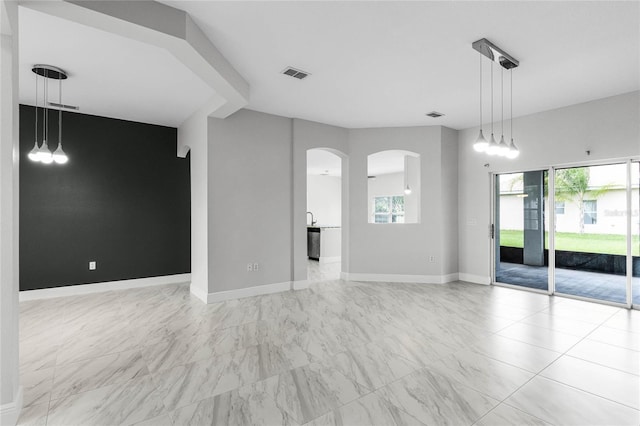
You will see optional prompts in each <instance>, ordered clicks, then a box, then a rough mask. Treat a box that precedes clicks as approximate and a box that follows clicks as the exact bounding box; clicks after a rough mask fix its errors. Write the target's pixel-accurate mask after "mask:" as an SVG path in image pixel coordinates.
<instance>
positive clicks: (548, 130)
mask: <svg viewBox="0 0 640 426" xmlns="http://www.w3.org/2000/svg"><path fill="white" fill-rule="evenodd" d="M639 105H640V92H637V91H636V92H632V93H627V94H623V95H619V96H613V97H609V98H605V99H599V100H596V101H592V102H587V103H583V104H578V105H572V106H569V107H565V108H560V109H556V110H552V111H544V112H541V113H537V114H533V115H528V116H524V117H519V118H516V119H515V120H514V123H513V127H514V139H515V142H516V145H518V147H519V148H520V156H519V157H518V158H517V159H515V160H508V159H502V158H496V157H488V156H487V155H486V154H479V153H476V152H474V150H473V147H472V145H473V142H474V140H475V138H476V136H477V133H478V128H477V127H476V128H472V129H465V130H461V131H460V132H459V138H458V141H459V142H458V145H459V153H458V160H459V161H458V167H459V175H458V179H459V182H458V193H459V195H458V202H459V216H458V226H459V228H458V229H459V239H458V244H459V270H460V273H461V278H464V279H468V280H472V281H478V282H481V281H482V282H486V283H488V282H489V277H490V265H489V262H490V247H491V245H490V240H489V237H488V226H489V224H490V222H491V220H490V207H491V206H490V194H491V193H490V181H489V173H490V172H497V173H499V172H511V171H523V170H533V169H542V168H548V167H549V166H553V165H571V164H585V163H588V162H596V161H603V160H613V159H627V158H630V157H632V156H635V157H637V156H640V124H639V123H640V120H639V117H640V115H639V114H640V108H639ZM515 106H516V107H517V104H516V105H515ZM487 126H488V125H485V129H486V128H487ZM587 150H590V151H591V155H587V154H586V152H585V151H587ZM486 163H488V164H489V166H488V167H484V164H486Z"/></svg>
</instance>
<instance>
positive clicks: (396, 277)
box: [340, 272, 458, 284]
mask: <svg viewBox="0 0 640 426" xmlns="http://www.w3.org/2000/svg"><path fill="white" fill-rule="evenodd" d="M340 278H341V279H343V280H345V281H370V282H390V283H419V284H445V283H448V282H451V281H457V280H458V274H448V275H402V274H362V273H357V272H356V273H353V272H341V273H340Z"/></svg>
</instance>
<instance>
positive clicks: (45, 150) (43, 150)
mask: <svg viewBox="0 0 640 426" xmlns="http://www.w3.org/2000/svg"><path fill="white" fill-rule="evenodd" d="M38 160H39V161H40V162H42V163H44V164H51V163H52V162H53V156H52V155H51V151H49V146H48V145H47V141H46V140H45V141H42V146H41V147H40V149H39V150H38Z"/></svg>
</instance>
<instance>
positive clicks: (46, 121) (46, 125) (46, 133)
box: [42, 70, 49, 143]
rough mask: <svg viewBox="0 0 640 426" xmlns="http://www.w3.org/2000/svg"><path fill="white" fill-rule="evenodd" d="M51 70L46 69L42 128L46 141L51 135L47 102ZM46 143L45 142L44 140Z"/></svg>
mask: <svg viewBox="0 0 640 426" xmlns="http://www.w3.org/2000/svg"><path fill="white" fill-rule="evenodd" d="M48 94H49V72H48V71H47V70H45V71H44V119H43V121H44V128H43V129H42V135H43V138H44V141H47V139H48V136H49V114H48V111H47V102H48V100H49V96H48ZM43 143H44V142H43Z"/></svg>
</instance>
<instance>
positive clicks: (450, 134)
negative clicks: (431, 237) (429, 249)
mask: <svg viewBox="0 0 640 426" xmlns="http://www.w3.org/2000/svg"><path fill="white" fill-rule="evenodd" d="M441 130H442V157H441V165H442V169H441V174H442V179H441V182H442V198H441V202H440V208H441V210H442V211H441V214H442V226H441V228H440V229H441V232H442V249H441V253H442V270H441V274H442V275H448V274H456V273H458V131H457V130H453V129H449V128H447V127H442V128H441Z"/></svg>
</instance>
